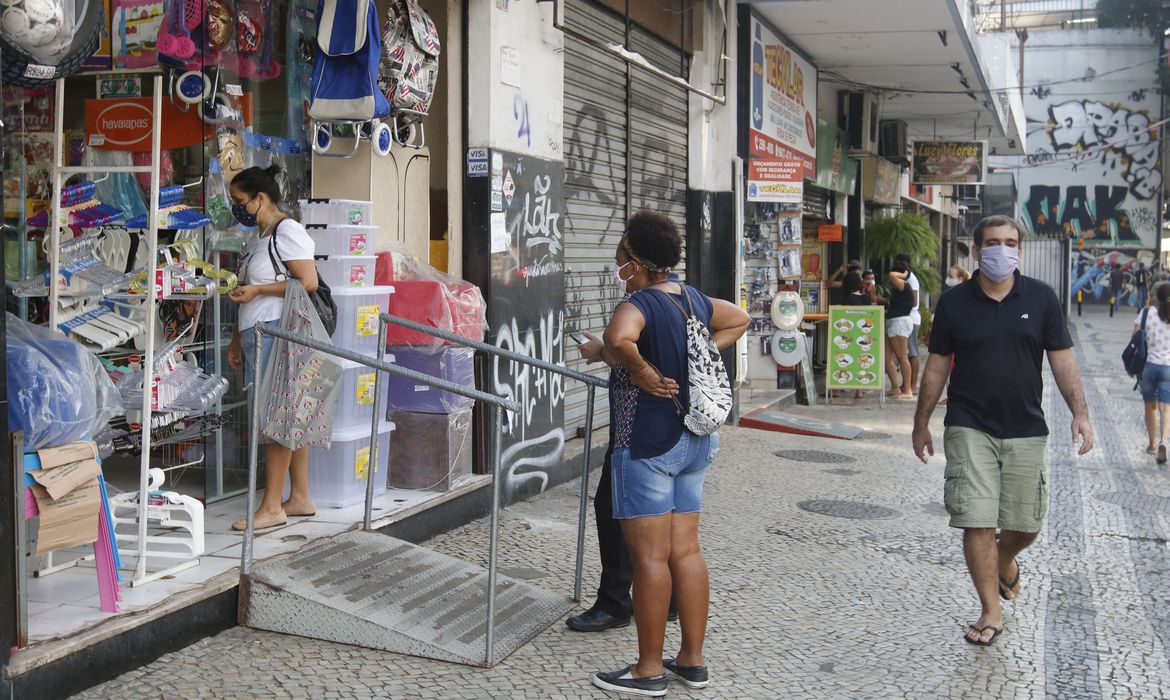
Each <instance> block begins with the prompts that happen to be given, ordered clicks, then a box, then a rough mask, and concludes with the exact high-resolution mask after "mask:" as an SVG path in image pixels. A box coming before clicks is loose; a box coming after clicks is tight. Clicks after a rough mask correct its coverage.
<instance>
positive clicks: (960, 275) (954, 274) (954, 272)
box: [943, 265, 971, 294]
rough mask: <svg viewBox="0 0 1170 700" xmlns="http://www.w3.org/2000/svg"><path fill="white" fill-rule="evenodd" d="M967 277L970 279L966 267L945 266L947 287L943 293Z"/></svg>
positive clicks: (964, 280)
mask: <svg viewBox="0 0 1170 700" xmlns="http://www.w3.org/2000/svg"><path fill="white" fill-rule="evenodd" d="M969 279H971V273H970V272H967V268H965V267H963V266H962V265H951V266H950V267H949V268H947V287H946V289H944V290H943V293H944V294H945V293H946V292H947V291H948V290H950V289H953V288H954V287H958V286H959V285H960V284H962V283H964V282H966V281H967V280H969Z"/></svg>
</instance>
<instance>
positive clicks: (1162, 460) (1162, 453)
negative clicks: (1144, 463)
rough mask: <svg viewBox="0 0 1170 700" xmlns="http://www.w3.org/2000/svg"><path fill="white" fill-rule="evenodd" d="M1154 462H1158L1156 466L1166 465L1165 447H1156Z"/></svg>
mask: <svg viewBox="0 0 1170 700" xmlns="http://www.w3.org/2000/svg"><path fill="white" fill-rule="evenodd" d="M1156 461H1157V462H1158V464H1165V463H1166V446H1165V445H1158V458H1157V460H1156Z"/></svg>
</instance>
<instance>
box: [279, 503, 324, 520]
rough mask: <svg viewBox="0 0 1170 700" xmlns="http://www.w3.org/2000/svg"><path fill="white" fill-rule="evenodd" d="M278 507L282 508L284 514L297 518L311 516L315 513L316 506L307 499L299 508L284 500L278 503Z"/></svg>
mask: <svg viewBox="0 0 1170 700" xmlns="http://www.w3.org/2000/svg"><path fill="white" fill-rule="evenodd" d="M280 507H281V508H283V509H284V514H285V515H289V516H296V517H298V518H311V517H313V516H314V515H316V514H317V506H315V505H313V502H312V501H309V502H308V503H307V504H305V505H303V506H301V507H300V508H294V507H292V506H290V505H289V504H288V502H287V501H285V502H284V503H281V504H280Z"/></svg>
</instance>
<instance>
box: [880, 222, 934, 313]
mask: <svg viewBox="0 0 1170 700" xmlns="http://www.w3.org/2000/svg"><path fill="white" fill-rule="evenodd" d="M938 247H939V239H938V236H937V235H935V233H934V231H933V230H932V229H931V228H930V220H929V219H927V217H926V216H924V215H922V214H911V213H909V212H902V213H900V214H896V215H894V216H880V217H876V218H873V219H870V220H869V221H868V222H867V223H866V226H865V254H866V256H867V257H869V258H870V259H871V260H884V261H887V263H888V262H892V261H893V259H894V256H895V255H897V254H898V253H906V254H907V255H909V256H910V266H911V267H913V268H914V274H915V275H917V276H918V281H919V283H920V284H921V286H922V290H921V291H922V294H924V295H925V294H930V295H931V296H934V295H937V294H938V293H939V291H940V290H941V289H942V281H941V279H940V277H939V274H938V270H936V269H935V264H936V263H937V261H938ZM887 267H888V265H887Z"/></svg>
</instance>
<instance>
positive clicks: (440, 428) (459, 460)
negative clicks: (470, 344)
mask: <svg viewBox="0 0 1170 700" xmlns="http://www.w3.org/2000/svg"><path fill="white" fill-rule="evenodd" d="M379 255H380V256H381V255H385V254H379ZM393 269H394V265H393V264H387V262H386V261H384V260H381V259H380V260H379V271H380V272H379V274H380V277H379V281H383V280H384V279H385V277H384V276H385V275H388V274H390V273H391V271H392V270H393ZM433 274H434V278H432V279H418V278H415V279H394V280H393V283H394V290H395V292H394V296H393V297H392V298H391V299H390V313H391V314H394V315H396V316H401V317H404V318H407V319H410V320H412V321H417V322H419V323H423V324H426V325H428V326H432V327H434V328H440V329H443V330H446V331H451V332H454V333H456V334H458V335H462V336H465V337H468V338H472V339H475V340H482V339H483V320H482V313H483V309H482V297H480V296H479V293H478V289H476V288H475V287H474V286H473V285H470V284H468V283H466V282H463V281H462V280H455V279H453V278H443V277H442V276H441V275H442V273H438V272H437V271H435V272H434V273H433ZM386 281H389V280H386ZM386 353H387V359H388V361H391V362H393V363H394V364H396V365H399V366H400V367H406V368H409V369H413V370H416V371H418V372H421V373H423V374H427V375H430V376H432V377H437V378H440V379H445V380H447V381H449V382H452V383H455V384H459V385H461V386H465V387H468V388H474V387H475V351H474V350H472V349H471V348H467V347H462V346H459V345H456V344H453V343H449V342H447V341H442V340H439V339H437V338H434V337H433V336H429V335H427V334H425V333H420V332H418V331H413V330H409V329H406V328H403V327H402V326H396V325H393V324H391V325H390V326H389V327H388V328H387V348H386ZM391 357H392V358H393V359H392V360H391V359H390V358H391ZM386 384H387V391H386V406H387V408H388V415H387V418H389V420H390V421H392V422H394V423H395V424H396V425H400V426H404V428H403V429H406V426H409V432H410V435H411V440H410V443H411V444H410V445H407V444H405V442H400V443H394V444H391V446H390V473H389V485H390V487H391V488H403V489H424V490H431V491H447V490H449V489H450V488H451V487H452V486H453V485H455V484H456V483H457V482H458V481H459V480H460V479H461V478H462V477H464V476H467V475H469V474H471V467H472V460H471V408H472V400H471V399H468V398H464V397H462V396H459V395H458V394H453V393H451V392H448V391H442V390H439V389H436V388H434V387H431V386H429V385H426V384H423V383H421V382H414V381H411V380H408V379H404V378H402V377H389V378H388V380H387V382H386Z"/></svg>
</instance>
